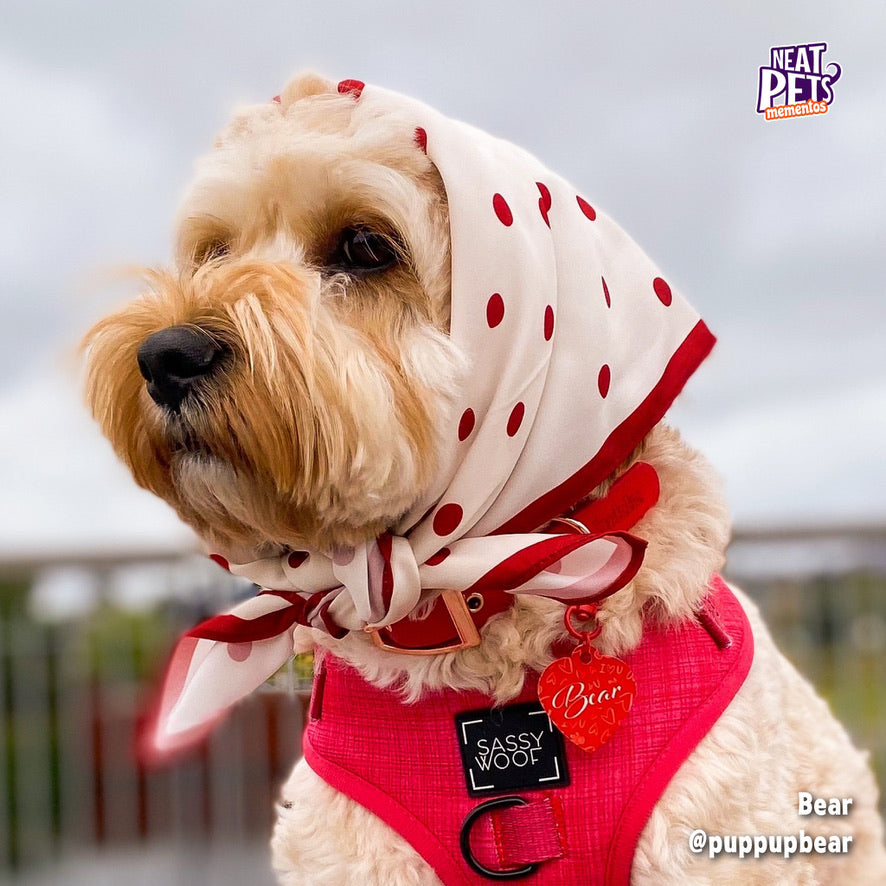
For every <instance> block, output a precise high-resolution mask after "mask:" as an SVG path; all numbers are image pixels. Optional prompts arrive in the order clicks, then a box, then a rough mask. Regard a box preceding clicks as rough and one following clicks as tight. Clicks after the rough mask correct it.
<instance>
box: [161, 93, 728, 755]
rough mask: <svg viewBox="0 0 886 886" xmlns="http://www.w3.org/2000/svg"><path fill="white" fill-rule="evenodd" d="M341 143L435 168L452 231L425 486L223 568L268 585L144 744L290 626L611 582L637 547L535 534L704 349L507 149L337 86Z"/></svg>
mask: <svg viewBox="0 0 886 886" xmlns="http://www.w3.org/2000/svg"><path fill="white" fill-rule="evenodd" d="M339 90H340V92H342V93H343V98H342V100H343V101H345V100H346V101H352V102H353V112H352V114H353V117H352V130H353V131H354V132H355V133H356V134H357V136H359V130H360V127H361V125H362V124H363V123H364V122H368V121H375V120H376V119H377V118H379V117H382V118H389V119H390V121H391V133H392V135H391V137H392V138H405V139H409V140H410V141H411V142H412V144H413V147H414V149H415V150H416V151H425V152H426V154H427V156H428V157H429V158H430V160H431V161H432V162H433V163H434V165H435V166H436V168H437V169H438V170H439V172H440V175H441V177H442V179H443V183H444V186H445V189H446V194H447V198H448V202H449V212H450V218H451V235H452V317H451V332H450V334H451V337H452V339H453V341H454V342H455V344H457V345H458V346H459V348H460V349H461V350H462V352H463V353H464V354H465V355H466V356H467V358H468V360H469V361H470V364H471V371H470V372H469V373H468V376H467V379H466V384H465V386H464V389H463V391H462V394H461V400H460V403H459V404H458V407H457V409H456V412H455V415H454V418H453V424H452V428H451V431H450V434H449V445H448V447H447V449H446V451H445V453H444V457H443V459H442V461H441V465H440V469H439V471H438V473H437V475H436V477H435V479H434V482H433V483H432V485H431V487H430V489H429V490H428V491H427V493H426V494H425V495H424V496H423V497H422V499H421V500H420V501H418V502H417V503H416V505H415V507H414V508H413V509H412V510H411V511H410V513H408V514H407V515H406V516H405V517H404V518H403V519H402V521H401V522H400V524H399V525H398V526H396V527H394V528H393V530H392V531H391V532H390V533H388V534H385V535H384V536H382V537H381V538H379V539H376V540H374V541H372V542H368V543H366V544H363V545H360V546H359V547H357V548H356V549H350V548H349V549H347V550H338V551H335V552H320V551H312V550H304V551H298V552H294V553H292V554H289V555H287V556H283V557H275V558H271V559H266V560H261V561H257V562H253V563H247V564H234V563H226V565H227V566H228V567H229V568H230V569H231V571H232V572H234V573H237V574H239V575H245V576H247V577H248V578H250V579H251V580H252V581H254V582H256V583H257V584H259V585H260V586H261V587H262V588H265V589H272V590H271V591H270V592H268V593H263V594H260V595H259V596H257V597H256V598H254V599H253V600H250V601H248V603H247V604H244V605H243V606H241V607H240V608H238V609H237V610H234V611H233V612H231V613H229V614H228V615H226V616H221V617H219V618H218V619H214V620H212V621H211V622H209V623H207V625H206V626H203V627H202V628H198V629H195V631H194V632H191V636H189V637H188V638H186V640H185V641H183V644H182V646H181V647H180V648H179V650H178V651H177V653H176V657H175V660H174V662H173V668H172V671H171V674H170V682H169V684H168V691H167V693H166V696H165V700H164V707H163V712H162V716H161V721H162V729H161V732H162V733H163V735H161V736H160V738H159V739H158V747H166V746H172V745H174V744H176V743H177V742H178V741H179V739H181V738H183V737H184V736H187V735H189V734H192V732H193V730H195V729H198V728H200V726H201V724H205V723H206V722H207V721H209V720H211V719H213V718H214V717H216V716H217V715H218V714H219V712H220V711H221V710H223V709H224V708H225V707H227V706H228V705H229V704H231V703H233V701H235V700H236V699H237V698H239V697H241V696H242V695H244V694H245V693H246V692H248V691H250V690H251V689H253V688H255V687H256V686H257V685H259V684H260V683H261V682H262V681H263V680H264V679H265V678H266V677H267V676H268V675H269V674H270V673H273V671H274V670H276V668H277V667H279V666H280V665H282V664H283V663H284V662H285V660H286V658H287V657H288V656H289V655H290V654H291V651H292V638H291V632H292V626H293V625H294V624H295V623H296V622H298V623H302V624H308V625H311V626H312V627H315V628H318V629H320V630H324V631H326V632H328V633H332V634H336V633H338V632H339V631H346V630H359V629H362V628H363V627H364V626H365V625H371V626H376V627H378V626H384V625H388V624H392V623H393V622H396V621H398V620H400V619H402V618H404V617H405V616H406V615H408V614H409V613H410V612H411V611H412V610H413V609H414V608H415V606H416V605H417V604H418V603H419V602H420V599H421V597H422V594H423V592H424V591H426V590H431V589H442V588H448V589H455V590H470V589H477V588H480V587H482V586H484V582H486V583H487V585H488V583H489V582H492V581H494V582H495V584H496V585H497V587H499V588H504V589H506V590H512V591H513V592H514V593H528V594H540V595H544V596H548V597H553V598H556V599H559V600H563V601H564V602H570V601H578V600H582V599H587V598H589V597H591V596H594V595H596V594H600V593H602V592H604V591H605V590H606V589H607V588H609V589H611V588H612V587H614V586H619V587H620V586H621V585H622V584H624V583H625V582H627V581H628V580H629V579H630V577H631V576H632V575H633V573H634V572H635V571H636V568H637V566H638V565H639V558H641V557H642V550H643V547H644V543H643V542H641V541H639V540H638V539H634V538H632V537H631V536H628V535H625V534H623V533H613V534H610V535H605V536H602V537H599V538H594V537H592V536H576V535H560V536H552V535H546V534H543V533H539V532H537V531H536V530H537V527H540V526H543V525H544V524H545V523H546V522H547V521H548V520H550V519H551V518H552V517H555V516H557V515H558V514H561V513H563V512H564V511H567V510H568V509H569V508H570V507H572V506H573V505H574V504H575V503H576V502H578V501H579V500H580V499H581V498H583V497H584V496H586V495H587V494H588V493H589V492H590V491H591V490H592V489H593V488H594V487H595V486H597V485H598V484H599V483H600V482H601V481H602V480H603V479H605V478H606V477H607V476H609V475H610V474H611V473H612V472H613V471H614V470H615V469H616V468H617V467H618V466H619V465H620V464H621V463H622V462H623V461H624V460H625V459H626V458H627V457H628V455H630V453H631V452H632V450H633V449H634V448H635V446H636V445H637V444H638V443H639V442H640V441H641V440H642V438H643V437H644V436H645V435H646V433H648V431H649V430H650V429H651V428H652V427H653V426H654V425H655V424H656V423H657V422H658V421H659V420H660V419H661V418H662V416H663V415H664V413H665V411H666V409H667V408H668V407H669V406H670V404H671V402H672V401H673V399H674V398H675V397H676V396H677V394H678V393H679V392H680V390H681V388H682V387H683V385H684V384H685V382H686V380H687V379H688V378H689V376H690V375H691V374H692V373H693V372H694V371H695V369H696V368H697V367H698V365H699V364H700V363H701V361H702V360H703V359H704V358H705V357H706V356H707V354H708V352H709V351H710V349H711V347H712V346H713V343H714V339H713V336H712V335H711V334H710V332H709V331H708V329H707V327H706V326H705V325H704V323H703V322H701V321H700V319H699V317H698V315H697V314H696V312H695V311H694V310H693V309H692V308H691V307H690V306H689V305H688V304H687V302H686V301H684V299H683V298H682V297H681V296H680V295H679V294H678V293H677V292H676V291H675V290H674V288H673V287H672V286H671V285H670V284H669V283H668V282H667V281H666V279H665V278H664V277H662V276H661V274H660V273H659V271H658V270H657V269H656V268H655V266H654V265H653V264H652V262H650V260H649V259H648V258H647V257H646V256H645V255H644V254H643V252H642V251H641V250H640V249H639V248H638V247H637V246H636V244H635V243H634V242H633V241H632V240H631V239H630V238H629V237H628V236H627V235H626V234H625V233H624V232H623V231H622V230H621V229H620V228H619V227H618V226H617V225H616V224H615V223H614V222H613V221H611V220H610V219H609V218H608V217H607V216H605V215H604V214H603V213H602V212H600V211H599V210H598V209H597V208H596V207H595V206H594V205H593V204H592V203H591V202H589V200H588V199H587V198H586V197H585V196H584V195H583V194H581V193H579V192H577V191H576V190H575V189H574V188H573V187H572V186H571V185H570V184H569V183H568V182H566V181H564V180H563V179H562V178H560V177H559V176H557V175H555V174H554V173H552V172H551V171H550V170H548V169H546V168H545V167H544V166H543V165H542V164H541V163H540V162H539V161H538V160H536V159H535V158H534V157H532V156H531V155H529V154H528V153H526V152H525V151H523V150H521V149H519V148H517V147H515V146H514V145H512V144H510V143H508V142H505V141H501V140H499V139H496V138H493V137H491V136H489V135H487V134H486V133H483V132H481V131H479V130H477V129H474V128H473V127H470V126H467V125H465V124H463V123H459V122H457V121H454V120H450V119H448V118H446V117H444V116H442V115H441V114H439V113H437V112H436V111H434V110H432V109H430V108H428V107H426V106H425V105H423V104H420V103H418V102H415V101H413V100H411V99H407V98H405V97H403V96H400V95H397V94H395V93H392V92H388V91H386V90H382V89H377V88H372V87H365V88H364V87H363V86H362V84H360V83H358V82H356V81H345V82H344V83H343V84H341V85H340V87H339Z"/></svg>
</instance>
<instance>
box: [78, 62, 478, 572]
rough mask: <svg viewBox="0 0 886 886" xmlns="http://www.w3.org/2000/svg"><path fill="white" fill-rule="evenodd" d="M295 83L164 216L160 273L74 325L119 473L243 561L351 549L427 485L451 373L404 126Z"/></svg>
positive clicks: (451, 355) (425, 165)
mask: <svg viewBox="0 0 886 886" xmlns="http://www.w3.org/2000/svg"><path fill="white" fill-rule="evenodd" d="M353 106H354V100H353V97H352V96H350V95H348V94H343V95H340V94H339V93H338V92H337V90H336V88H335V86H334V85H333V84H329V83H325V82H323V81H321V80H319V79H318V78H316V77H313V76H304V77H301V78H296V80H294V81H293V82H292V83H290V84H289V86H288V87H287V89H286V90H285V92H284V93H283V95H282V96H281V99H280V101H279V102H272V103H268V105H266V106H262V107H253V108H249V109H247V110H246V111H245V112H243V113H242V114H241V115H239V116H238V117H236V118H235V119H234V121H233V123H232V124H231V125H230V126H229V128H228V130H227V131H226V132H225V133H224V134H223V135H222V136H221V137H220V139H219V140H218V142H217V144H216V147H215V150H214V151H213V153H211V154H210V155H209V156H208V157H207V158H205V159H204V160H203V161H202V163H201V164H200V165H199V167H198V172H197V176H196V179H195V181H194V183H193V184H192V186H191V188H190V191H189V194H188V196H187V198H186V201H185V204H184V207H183V209H182V213H181V220H180V225H179V233H178V247H177V263H178V267H177V268H175V269H174V270H170V271H151V272H149V273H148V275H147V276H148V279H149V282H150V291H149V292H148V293H147V294H145V295H144V296H143V297H142V298H140V299H138V300H137V301H136V302H134V303H133V304H131V305H130V306H128V307H126V308H125V309H123V310H122V311H120V312H119V313H117V314H114V315H113V316H110V317H108V318H106V319H104V320H102V321H101V322H99V323H98V324H97V325H96V326H95V327H94V328H93V329H92V330H91V332H90V333H89V335H88V336H87V345H88V352H89V359H88V370H87V372H88V375H87V397H88V401H89V404H90V407H91V409H92V411H93V413H94V415H95V416H96V418H97V419H98V421H99V422H100V424H101V427H102V430H103V431H104V433H105V434H106V435H107V436H108V437H109V439H110V440H111V442H112V444H113V446H114V448H115V449H116V451H117V453H118V455H119V456H120V457H121V458H122V459H123V461H124V462H125V463H126V464H127V465H128V467H129V468H130V470H131V471H132V473H133V476H134V477H135V479H136V481H137V482H138V483H139V484H140V485H142V486H144V487H146V488H147V489H150V490H151V491H152V492H154V493H156V494H157V495H159V496H161V497H162V498H163V499H165V500H166V501H167V502H169V503H170V504H171V505H172V506H173V507H174V508H175V509H176V510H177V511H178V513H179V514H180V516H181V517H182V518H183V519H184V520H185V521H186V522H188V523H190V524H191V525H192V526H193V527H194V528H195V529H196V530H197V532H198V533H199V534H200V535H201V536H203V537H204V538H205V539H207V541H209V542H210V543H216V544H219V545H223V546H224V547H225V548H226V549H228V550H232V551H240V552H242V554H241V556H246V555H248V554H259V553H267V552H268V550H269V549H274V548H285V547H294V546H298V545H299V544H308V545H310V546H312V547H316V548H320V549H327V550H328V549H330V548H332V547H334V546H336V545H344V544H354V543H356V542H358V541H360V540H363V539H366V538H369V537H373V536H375V535H377V534H378V533H379V532H381V531H383V530H384V529H386V528H388V527H389V526H390V525H392V524H393V522H394V521H395V520H396V518H397V517H398V516H399V515H400V514H402V513H403V512H404V511H405V510H407V509H408V507H409V506H410V505H411V504H413V502H414V501H415V500H416V499H417V497H418V496H419V495H420V493H421V492H422V491H423V489H424V488H425V487H426V485H427V484H428V482H429V481H430V479H431V477H432V475H433V471H434V468H435V465H436V460H437V454H438V448H439V441H440V435H441V433H442V428H443V426H444V424H445V422H446V420H447V419H448V417H449V402H450V399H451V396H452V394H453V392H454V390H455V389H456V388H457V386H458V375H459V373H460V372H462V371H463V369H462V368H461V366H462V364H461V361H460V359H459V356H458V354H457V352H456V350H455V348H454V347H453V346H452V344H451V343H450V341H449V339H448V337H447V335H446V331H447V327H448V316H449V224H448V217H447V206H446V199H445V194H444V191H443V186H442V182H441V181H440V179H439V176H438V174H437V173H436V170H435V169H434V167H433V166H432V164H431V163H430V161H429V160H428V159H427V157H426V156H425V154H424V152H423V151H422V149H421V145H420V144H418V143H417V142H416V141H415V139H414V137H413V132H412V131H411V130H409V124H408V121H404V122H403V124H402V126H403V131H399V130H398V129H397V123H396V121H394V122H392V121H391V120H390V119H387V120H385V121H384V122H381V121H377V122H376V125H375V126H374V127H373V126H371V125H370V126H367V125H366V124H365V123H363V124H362V125H361V126H360V127H359V132H357V131H356V130H354V129H353V128H352V113H353Z"/></svg>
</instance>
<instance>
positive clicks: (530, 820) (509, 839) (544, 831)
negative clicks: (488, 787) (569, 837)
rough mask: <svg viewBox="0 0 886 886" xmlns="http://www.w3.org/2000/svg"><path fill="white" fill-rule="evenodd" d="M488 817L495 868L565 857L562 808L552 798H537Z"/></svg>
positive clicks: (555, 799) (502, 868) (520, 865)
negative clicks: (496, 859) (495, 854)
mask: <svg viewBox="0 0 886 886" xmlns="http://www.w3.org/2000/svg"><path fill="white" fill-rule="evenodd" d="M491 817H492V832H493V835H494V839H495V848H496V852H497V854H498V864H497V865H496V869H499V870H507V869H508V868H520V867H524V866H525V865H527V864H539V863H540V862H543V861H550V860H551V859H554V858H563V856H564V855H565V854H566V846H565V834H564V833H563V827H562V821H563V808H562V805H561V803H560V801H559V800H558V799H557V798H556V797H553V796H546V797H540V798H539V799H537V800H533V801H532V802H530V803H527V805H526V806H510V807H508V808H507V809H501V810H496V811H494V812H493V813H492V814H491Z"/></svg>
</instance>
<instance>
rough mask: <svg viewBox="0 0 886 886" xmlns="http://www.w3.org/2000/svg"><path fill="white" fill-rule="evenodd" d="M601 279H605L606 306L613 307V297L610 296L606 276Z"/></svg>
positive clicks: (604, 295) (604, 294) (604, 296)
mask: <svg viewBox="0 0 886 886" xmlns="http://www.w3.org/2000/svg"><path fill="white" fill-rule="evenodd" d="M600 279H601V280H602V281H603V298H605V299H606V307H607V308H611V307H612V299H611V298H610V297H609V287H608V286H607V285H606V278H605V277H601V278H600Z"/></svg>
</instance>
